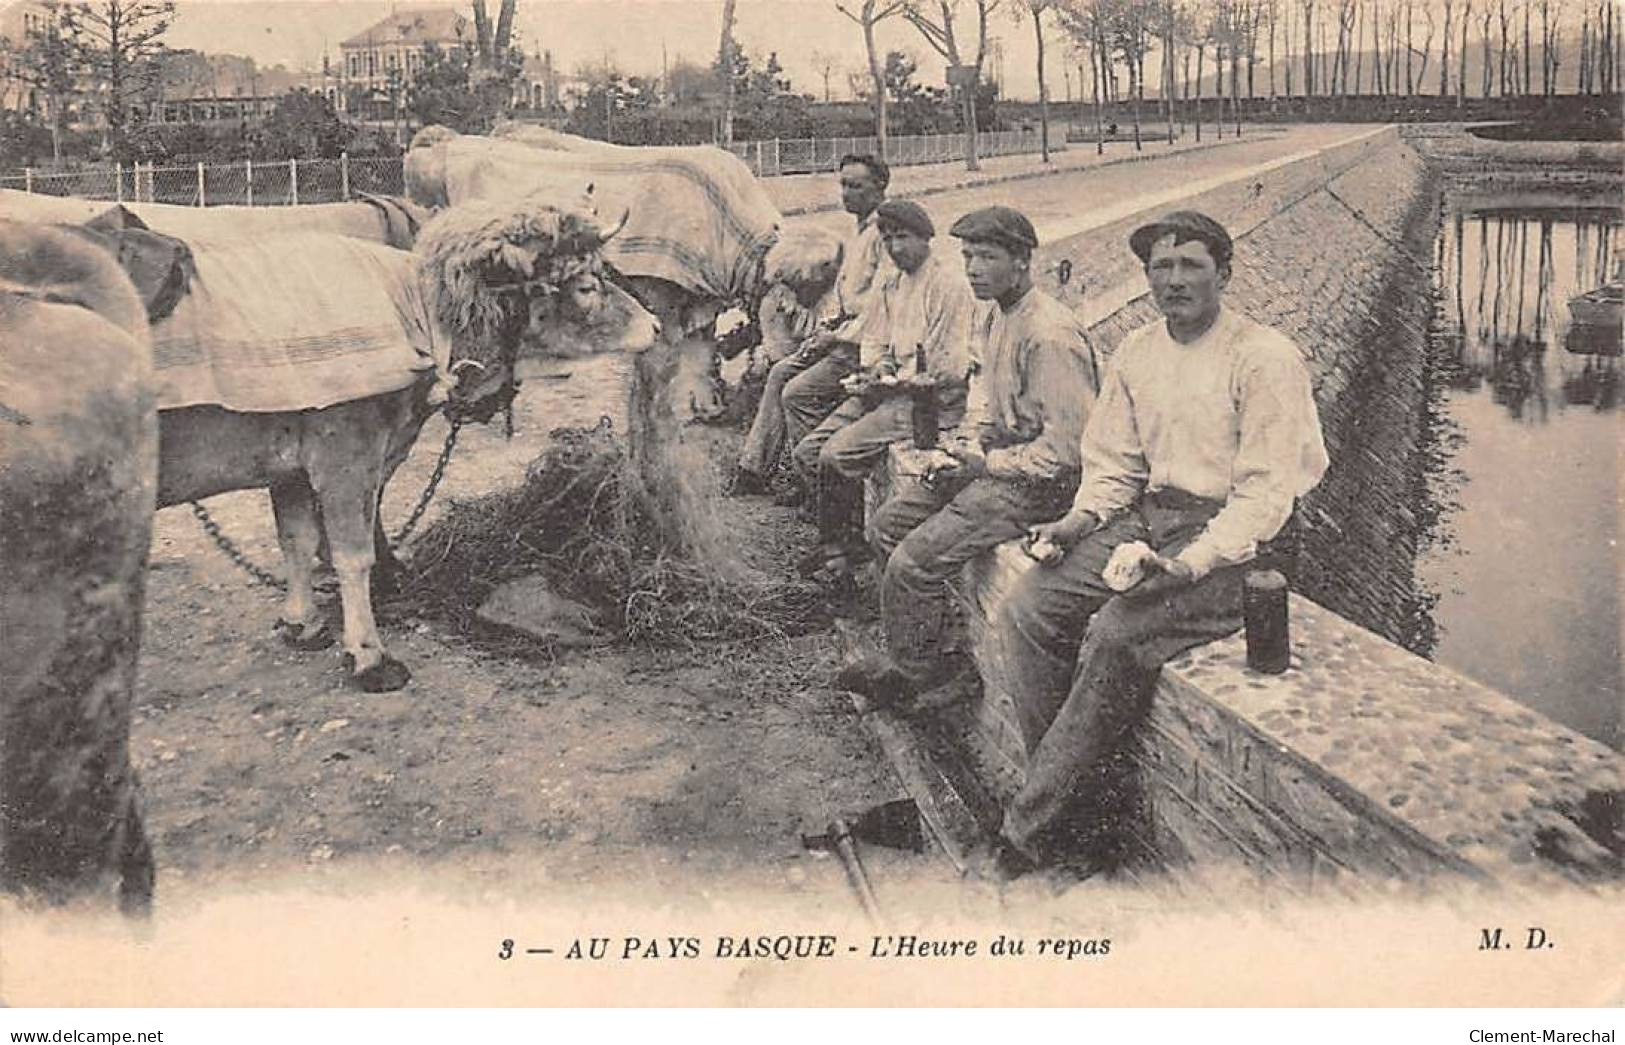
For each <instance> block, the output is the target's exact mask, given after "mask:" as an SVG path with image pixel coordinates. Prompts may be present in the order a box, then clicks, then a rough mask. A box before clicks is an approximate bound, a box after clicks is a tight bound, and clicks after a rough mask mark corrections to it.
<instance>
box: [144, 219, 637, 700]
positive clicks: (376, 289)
mask: <svg viewBox="0 0 1625 1045" xmlns="http://www.w3.org/2000/svg"><path fill="white" fill-rule="evenodd" d="M614 231H615V230H605V229H604V228H602V227H601V226H600V225H599V224H598V223H597V221H596V220H595V219H594V218H593V217H592V216H590V215H588V214H585V213H582V212H579V211H574V210H560V209H558V208H555V207H553V206H552V205H551V204H550V203H548V202H546V200H545V197H541V196H531V197H522V198H514V199H510V200H508V201H505V202H501V203H497V202H481V203H476V204H470V205H468V206H462V207H456V208H451V209H449V210H447V211H445V212H444V213H442V214H441V215H439V216H438V217H436V218H435V219H433V220H432V221H431V222H430V223H429V224H428V225H427V226H425V228H424V229H423V231H422V233H421V234H420V235H419V236H418V240H417V246H416V248H415V250H414V251H413V252H411V253H407V252H403V251H396V250H392V249H391V248H388V247H385V246H382V245H376V244H369V243H361V242H359V241H355V240H352V239H350V238H348V237H343V236H332V235H323V234H317V233H302V234H288V235H284V236H269V237H265V238H263V239H259V240H255V241H253V242H251V243H243V244H236V245H231V244H216V245H214V246H212V247H208V246H204V245H201V244H199V245H198V246H197V250H196V251H194V252H189V253H190V254H191V258H192V262H193V263H194V264H195V265H196V266H197V271H198V272H199V273H201V274H202V275H203V276H208V274H209V273H210V272H212V273H214V278H215V279H217V280H225V281H226V286H228V287H230V288H233V289H232V292H228V293H219V291H220V290H221V287H220V286H218V285H217V286H216V287H215V288H214V289H215V291H216V292H217V293H215V294H214V295H213V296H209V295H207V294H206V293H203V292H204V291H207V290H208V287H207V286H203V287H194V288H193V290H192V292H191V293H190V294H189V295H188V297H187V298H186V299H182V300H181V302H180V303H179V304H178V305H177V306H176V308H175V311H174V313H173V314H172V315H170V316H168V317H166V318H162V319H160V320H159V321H158V322H157V323H156V325H155V326H154V328H153V333H154V340H155V344H156V345H157V346H158V347H159V350H160V351H159V359H160V364H162V365H161V366H160V368H159V377H160V379H161V382H160V407H161V410H160V413H159V433H160V453H159V472H158V505H159V507H166V506H169V505H173V504H179V503H183V502H186V501H193V500H198V499H201V498H204V497H209V496H212V495H214V494H217V493H224V492H226V491H230V490H241V489H252V488H268V489H269V491H270V495H271V504H272V508H273V511H274V514H275V518H276V527H277V538H278V542H279V544H280V546H281V548H282V552H283V558H284V565H285V574H286V578H287V596H286V599H285V602H284V605H283V611H282V617H281V621H280V623H279V626H278V629H279V631H280V632H281V633H282V637H283V639H284V641H286V642H287V643H289V644H290V645H292V646H295V647H296V648H302V649H314V648H319V647H321V646H325V645H327V644H328V643H329V642H330V641H331V636H330V635H329V633H328V630H327V623H326V620H325V618H324V616H323V615H322V614H321V612H320V611H319V609H318V607H317V605H316V603H315V599H314V595H313V591H312V567H313V564H314V561H315V557H316V553H317V550H318V548H319V546H321V545H322V544H323V543H324V542H325V544H326V546H327V548H328V549H329V550H330V553H331V559H332V564H333V569H334V572H335V574H336V575H337V578H338V587H339V600H340V605H341V608H342V611H343V627H342V633H343V650H344V655H345V659H346V662H347V665H348V669H349V672H350V680H351V682H352V684H353V685H355V686H357V687H358V688H360V689H363V690H366V691H369V692H378V691H383V690H392V689H398V688H400V687H401V686H404V685H405V684H406V683H407V682H408V681H409V680H410V677H411V673H410V672H409V671H408V670H407V668H406V666H405V665H403V664H401V663H400V662H399V661H397V660H395V659H394V658H392V657H390V656H389V655H388V653H387V652H386V651H385V649H384V645H383V642H382V639H381V638H380V637H379V634H378V629H377V625H376V622H375V621H374V618H373V612H372V590H371V583H370V570H371V568H372V566H373V564H374V562H375V561H376V554H375V546H374V535H375V533H376V531H377V509H378V502H379V497H380V494H381V492H382V490H383V488H384V485H385V484H386V483H387V482H388V480H389V477H390V475H391V474H392V473H393V471H394V469H395V467H396V466H397V465H398V464H399V463H400V462H401V461H402V460H404V458H405V456H406V454H407V452H408V451H409V450H410V448H411V445H412V443H413V441H414V440H415V439H416V437H417V434H418V432H419V430H420V429H421V428H422V426H423V424H424V422H425V421H426V420H427V419H428V418H429V417H430V416H431V415H432V414H433V413H434V412H435V411H436V410H437V409H439V408H440V407H441V406H442V405H444V406H445V408H446V409H447V410H448V412H450V413H452V415H453V416H459V415H460V416H465V417H474V418H477V419H482V420H483V419H487V418H489V417H490V416H491V413H492V412H493V411H494V410H495V409H496V406H497V404H500V403H501V402H503V401H505V400H506V398H508V397H511V396H512V394H513V390H514V384H515V381H514V376H513V368H514V365H515V363H516V362H517V359H518V356H519V353H520V350H521V349H522V348H523V349H524V350H525V351H526V352H527V353H531V354H555V355H558V354H563V355H571V354H578V353H580V352H583V351H594V352H601V351H616V350H624V351H641V350H643V349H645V348H647V347H649V346H650V345H652V344H653V343H654V340H655V337H656V335H657V333H658V327H657V326H656V324H655V323H654V320H653V318H652V317H651V316H649V314H648V313H647V312H645V311H644V310H643V309H642V308H641V307H640V306H639V305H638V304H637V303H636V302H635V301H634V300H633V299H632V298H631V297H630V295H627V294H626V293H624V292H623V291H620V290H619V289H618V288H616V287H615V286H614V285H613V284H610V283H609V282H607V281H606V280H605V279H604V278H603V276H602V258H601V253H600V251H601V249H602V247H603V244H604V243H605V241H606V240H607V239H608V237H609V236H612V235H613V234H614ZM120 253H121V255H126V256H127V253H128V252H125V251H120ZM253 258H259V259H261V262H262V264H263V259H265V258H270V259H271V261H272V263H273V264H274V265H275V268H276V271H274V272H266V273H265V276H264V282H265V283H266V284H269V286H268V287H267V289H265V290H263V291H261V290H259V289H258V287H259V283H260V280H259V278H257V277H256V276H254V275H247V276H243V277H242V278H240V279H239V280H237V281H236V282H235V283H232V282H230V281H229V280H226V277H227V276H229V275H230V274H231V273H230V270H231V268H232V266H233V265H235V264H237V263H238V261H239V260H241V261H242V262H243V263H247V261H249V260H251V259H253ZM210 266H212V268H211V267H210ZM151 268H152V267H151V266H148V269H147V270H146V271H143V272H141V273H139V274H138V273H136V272H134V271H132V275H141V276H144V277H147V278H148V279H151V278H152V276H153V275H154V274H153V272H152V271H151ZM346 278H348V279H351V280H360V281H361V284H362V285H360V286H359V288H358V290H359V296H360V298H361V299H360V300H357V302H356V311H360V310H361V309H362V306H365V305H366V304H368V303H369V302H371V303H373V304H374V305H376V304H377V300H376V299H377V295H379V294H382V295H384V296H386V297H387V299H388V301H389V302H390V303H392V304H393V305H394V306H395V307H397V308H398V316H399V319H398V322H399V323H400V324H401V326H400V329H399V330H398V331H396V332H395V334H396V336H395V338H394V340H395V341H398V342H402V343H407V344H410V345H412V346H413V347H417V348H419V349H420V351H421V354H422V355H421V359H419V360H418V362H417V363H416V364H415V365H414V367H413V369H412V370H410V371H408V372H404V374H403V376H402V377H401V379H400V380H399V382H398V386H397V387H393V388H389V389H387V390H384V391H379V392H377V393H375V394H363V391H362V390H363V389H365V388H366V387H369V386H368V385H367V382H368V381H369V380H371V379H372V371H371V369H369V368H368V367H367V366H366V365H365V364H359V365H355V366H350V365H347V363H346V361H345V360H344V359H342V358H341V359H337V360H328V362H329V363H330V364H332V365H330V366H329V367H328V369H326V370H318V371H315V373H317V374H318V375H320V376H319V377H318V379H317V382H316V385H315V386H314V387H313V388H311V389H310V390H309V392H308V395H307V397H306V398H305V399H304V400H303V401H302V403H301V404H300V405H299V406H297V407H296V406H294V405H292V404H291V403H290V404H288V405H286V406H285V407H284V408H280V409H276V408H272V406H274V403H270V405H267V404H268V402H270V401H266V400H264V399H263V398H262V399H261V400H259V401H257V405H256V406H255V408H253V409H245V408H243V405H242V404H241V403H238V402H236V401H235V400H233V401H225V400H227V399H228V398H229V397H228V396H222V395H216V396H210V395H206V394H200V393H198V392H197V391H196V390H195V389H193V388H191V387H189V386H187V385H185V381H184V379H185V378H186V377H187V375H188V373H189V372H188V371H187V370H186V369H185V368H184V366H183V365H182V364H183V363H184V359H177V360H176V361H174V367H173V369H170V368H168V366H169V364H168V363H166V362H165V355H166V351H169V352H170V353H171V354H174V355H176V356H177V357H184V356H185V355H186V352H185V351H176V350H175V346H177V345H179V346H181V347H182V349H185V348H187V347H189V346H190V347H196V346H197V345H198V344H201V343H204V342H209V341H211V339H215V338H216V337H217V336H218V337H219V339H220V340H221V341H222V342H229V341H230V340H231V339H230V338H229V337H226V336H223V335H220V334H219V332H221V331H224V332H226V333H227V334H229V333H231V332H232V331H234V330H236V331H242V330H243V326H244V322H245V319H244V315H239V314H237V312H238V310H242V309H244V308H245V307H246V305H245V299H250V298H253V297H254V296H255V295H256V294H274V295H277V298H276V300H273V301H266V302H262V303H260V304H261V307H262V309H269V310H270V313H269V314H271V315H273V317H274V316H275V315H276V314H278V313H282V314H286V313H304V312H308V311H310V309H311V308H312V303H313V302H318V301H327V302H329V304H330V306H331V303H332V302H333V295H334V290H333V287H332V284H334V283H335V282H341V281H342V280H344V279H346ZM154 282H156V281H155V280H154ZM200 282H202V283H205V284H206V283H207V282H208V280H207V279H200ZM346 293H348V292H346ZM248 304H252V302H248ZM346 304H347V303H346ZM342 311H344V309H343V307H342V306H341V309H340V312H342ZM265 314H267V313H266V312H264V311H261V312H255V311H253V310H252V309H249V310H248V311H247V313H246V316H247V324H248V327H249V329H248V330H246V331H244V334H243V336H244V339H245V340H244V344H245V345H246V346H247V347H246V349H240V350H241V351H248V352H251V353H252V352H255V351H258V350H259V348H260V346H258V345H256V344H253V343H252V342H253V336H254V333H255V330H254V329H253V328H254V323H253V319H254V317H255V316H256V315H265ZM391 315H395V313H394V312H392V313H391ZM302 321H304V322H306V325H307V327H308V325H309V323H310V322H317V323H321V322H324V321H323V320H320V319H318V320H303V319H302ZM348 322H350V319H349V317H348V316H346V315H342V314H339V315H336V316H334V317H333V318H331V319H330V320H328V321H326V324H327V325H326V326H324V327H323V328H322V329H321V330H318V331H317V333H316V336H315V337H314V338H310V337H306V338H301V339H295V340H294V341H293V342H292V343H293V344H294V346H295V348H296V349H298V350H299V351H301V352H306V353H315V352H319V351H320V350H322V348H323V347H324V346H323V345H321V344H317V345H316V346H315V347H314V348H313V347H311V345H310V344H308V342H311V341H314V342H318V343H320V342H325V341H332V342H335V343H342V342H344V341H346V339H350V340H353V339H354V338H355V334H354V331H353V330H352V329H350V328H349V327H348V326H346V324H347V323H348ZM234 323H235V324H236V325H235V326H234V325H233V324H234ZM425 342H427V344H425ZM166 346H168V348H167V349H166ZM216 351H219V352H225V353H227V358H226V359H225V362H227V363H230V362H231V360H230V358H229V351H230V350H229V346H228V347H225V348H221V349H217V350H216ZM250 362H251V363H252V362H253V361H252V360H251V361H250ZM307 365H308V364H307ZM196 366H197V369H198V371H199V372H201V373H203V374H204V375H206V376H207V375H210V374H215V373H218V372H219V371H220V370H221V358H220V357H218V356H217V357H216V358H215V359H214V360H212V361H211V360H204V361H203V362H201V363H197V364H196ZM248 369H249V370H250V371H252V370H253V369H254V368H253V367H252V366H249V367H248ZM278 372H279V373H282V374H286V375H288V376H289V377H297V376H298V375H299V374H300V373H301V372H302V371H301V370H299V369H297V368H283V369H282V370H280V371H278ZM352 381H353V382H357V383H355V384H350V383H349V382H352ZM252 391H254V390H253V389H250V392H252ZM260 391H261V392H264V391H265V389H263V388H262V389H260ZM285 391H286V390H285V389H284V388H283V387H282V384H281V382H276V383H274V384H273V385H272V386H271V387H270V392H271V393H273V394H281V393H283V392H285ZM243 394H247V393H243ZM288 394H289V395H294V394H298V390H295V392H292V393H288ZM318 396H325V398H320V399H318V398H314V397H318Z"/></svg>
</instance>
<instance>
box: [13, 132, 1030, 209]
mask: <svg viewBox="0 0 1625 1045" xmlns="http://www.w3.org/2000/svg"><path fill="white" fill-rule="evenodd" d="M976 141H977V151H978V152H979V154H980V155H982V156H1012V155H1016V154H1019V153H1033V152H1037V151H1039V134H1038V132H1037V131H988V132H985V133H982V134H979V135H977V136H976ZM729 148H730V150H731V151H732V152H733V154H734V155H735V156H738V157H739V158H740V159H742V160H744V161H745V163H746V164H747V165H749V167H750V169H751V172H752V173H753V174H755V175H756V176H758V177H764V178H772V177H779V176H781V175H786V174H811V173H814V172H816V171H830V170H834V169H835V165H836V163H838V162H839V161H840V158H841V157H842V156H845V155H847V154H848V153H854V152H858V153H862V152H868V153H876V152H879V151H880V144H879V140H878V139H876V138H872V137H871V138H786V139H778V138H774V139H772V140H770V141H749V142H734V143H733V145H731V146H729ZM964 149H965V138H964V136H963V135H960V134H912V135H895V136H893V137H890V138H888V139H887V140H886V160H887V162H888V163H890V164H891V165H892V166H894V167H902V166H909V165H913V164H922V163H946V162H949V161H952V160H957V159H959V158H960V157H961V156H962V155H963V154H964ZM0 188H6V189H22V190H23V191H25V192H39V193H44V194H46V195H50V196H77V197H80V198H82V199H93V200H130V201H133V202H138V203H180V204H185V205H187V206H198V207H204V206H211V205H218V204H223V203H239V204H249V205H251V206H255V205H257V206H282V205H292V204H298V203H333V202H336V201H340V200H347V199H350V198H351V197H352V196H354V195H355V194H356V193H358V192H371V193H377V194H380V195H401V194H403V193H404V192H405V187H404V183H403V179H402V168H401V159H400V158H399V157H386V158H369V159H351V158H350V157H349V156H341V157H339V158H338V159H336V160H278V161H274V162H265V161H255V160H242V161H238V162H234V163H191V164H183V165H167V166H162V167H160V166H156V165H154V164H150V163H147V164H142V163H137V164H135V165H133V166H123V165H119V166H114V167H85V168H81V169H78V170H66V171H47V170H33V169H26V170H24V171H22V172H21V173H18V174H0Z"/></svg>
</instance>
